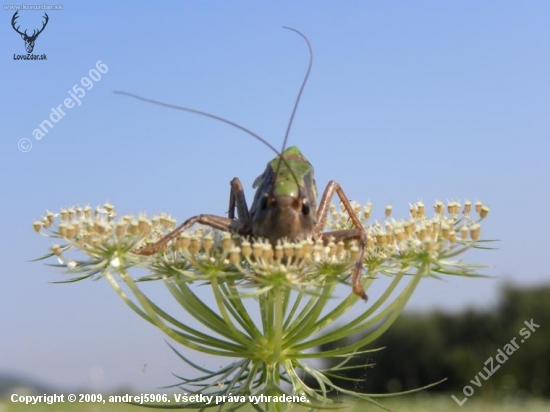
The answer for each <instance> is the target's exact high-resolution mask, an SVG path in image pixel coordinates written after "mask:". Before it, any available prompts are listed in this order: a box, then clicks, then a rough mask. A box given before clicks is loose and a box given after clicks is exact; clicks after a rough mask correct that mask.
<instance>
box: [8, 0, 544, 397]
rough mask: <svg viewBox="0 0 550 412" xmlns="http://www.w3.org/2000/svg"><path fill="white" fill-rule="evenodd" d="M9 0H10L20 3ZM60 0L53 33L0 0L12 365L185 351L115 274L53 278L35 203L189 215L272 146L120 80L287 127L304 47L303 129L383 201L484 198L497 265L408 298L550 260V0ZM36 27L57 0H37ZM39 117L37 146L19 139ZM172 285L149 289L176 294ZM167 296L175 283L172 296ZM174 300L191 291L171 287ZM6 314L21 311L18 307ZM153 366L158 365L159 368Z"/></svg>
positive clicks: (68, 369) (86, 368) (93, 367)
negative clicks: (137, 311)
mask: <svg viewBox="0 0 550 412" xmlns="http://www.w3.org/2000/svg"><path fill="white" fill-rule="evenodd" d="M3 4H4V5H6V4H11V3H3ZM62 4H63V10H62V11H49V12H48V14H49V18H50V20H49V23H48V26H47V27H46V28H45V30H44V31H43V32H42V33H41V34H40V35H39V37H38V39H37V40H36V45H35V50H34V52H33V53H35V54H38V55H40V54H43V53H45V54H46V55H47V60H46V61H21V60H14V58H13V55H14V54H25V49H24V42H23V40H22V39H21V38H20V36H19V35H18V34H17V33H15V32H14V30H13V29H12V27H11V24H10V21H11V18H12V16H13V13H14V11H13V10H5V9H3V10H2V14H1V16H2V24H0V36H1V39H2V45H3V46H2V49H1V53H0V62H1V63H0V64H1V73H2V78H3V81H2V82H1V93H0V96H1V100H0V104H1V107H0V108H1V113H2V119H3V122H2V124H3V126H4V127H3V130H4V132H3V139H2V140H1V142H0V145H1V150H0V156H1V159H0V171H1V174H0V176H1V178H0V188H1V192H2V193H3V201H2V202H1V203H0V210H1V214H0V216H2V226H3V236H2V237H1V238H0V250H1V251H2V252H1V253H2V260H3V279H2V288H1V289H0V311H1V312H2V313H4V316H3V320H1V321H0V371H6V370H8V371H14V372H21V373H26V374H30V375H32V376H35V377H37V378H40V379H44V380H47V381H50V382H52V383H54V384H58V385H70V386H75V385H85V386H90V387H94V388H98V389H102V388H112V387H116V386H119V385H123V384H128V385H132V386H134V387H137V388H144V389H146V388H153V387H157V386H162V385H167V384H170V383H173V382H174V381H173V379H172V377H171V375H170V372H176V373H181V372H182V369H183V366H182V365H181V364H180V362H179V361H178V360H177V359H176V358H175V356H174V355H173V354H172V352H171V351H170V350H169V348H168V347H167V346H166V344H165V342H164V340H163V337H162V335H161V334H160V332H157V331H156V330H153V329H152V328H151V327H150V326H149V325H147V324H145V323H144V322H143V321H141V320H140V319H138V318H137V317H136V316H135V315H133V314H132V313H131V312H130V310H128V308H127V307H125V305H123V304H122V302H121V301H119V299H118V298H117V297H116V295H115V294H114V293H113V292H112V290H111V289H110V288H109V286H108V285H107V283H106V282H101V281H100V282H89V281H88V282H82V283H78V284H73V285H51V284H49V283H48V282H50V281H55V280H59V279H60V278H61V276H60V275H59V274H58V273H57V272H56V270H55V269H52V268H48V267H46V266H44V265H42V264H37V263H29V262H28V261H29V260H30V259H32V258H34V257H37V256H39V255H41V254H42V253H43V252H44V251H45V250H46V249H47V248H48V247H49V246H50V242H49V241H48V240H47V239H44V238H41V237H40V236H37V235H36V234H35V233H34V232H33V231H32V229H31V222H32V221H33V220H35V219H36V218H38V217H40V216H41V215H42V214H43V213H44V212H45V211H46V210H47V209H48V210H53V211H56V210H59V209H60V208H61V207H66V206H70V205H72V204H76V203H78V204H81V205H85V204H88V203H89V204H91V205H92V206H95V205H97V204H102V203H103V202H105V201H110V202H112V203H113V204H115V206H116V207H117V210H118V211H119V213H122V214H124V213H133V214H137V213H139V212H142V211H146V212H148V213H149V214H155V213H159V212H162V211H164V212H168V213H170V214H171V215H172V216H174V217H175V218H177V219H178V220H179V221H181V220H184V219H185V218H187V217H189V216H191V215H195V214H197V213H215V214H223V213H224V212H225V210H226V207H227V201H228V194H229V184H228V183H229V180H230V179H231V178H233V177H234V176H239V177H240V178H241V180H242V182H243V183H244V184H245V186H246V188H247V195H248V198H249V199H251V198H252V195H253V191H252V189H251V187H250V186H251V185H252V182H253V181H254V179H255V178H256V176H257V175H259V174H260V173H261V172H262V171H263V169H264V167H265V164H266V163H267V162H268V161H269V160H270V159H271V158H272V157H273V154H272V153H271V152H270V151H269V150H268V149H267V148H266V147H264V146H262V145H261V144H259V143H258V142H256V141H254V140H252V139H251V138H249V137H248V136H247V135H244V134H242V133H240V132H239V131H237V130H234V129H232V128H229V127H227V126H226V125H223V124H220V123H217V122H215V121H212V120H208V119H204V118H202V117H199V116H193V115H190V114H185V113H180V112H176V111H171V110H168V109H164V108H161V107H156V106H151V105H147V104H145V103H142V102H138V101H135V100H132V99H129V98H126V97H122V96H117V95H114V94H113V93H112V91H113V90H126V91H130V92H134V93H137V94H141V95H144V96H147V97H150V98H154V99H158V100H163V101H166V102H170V103H174V104H181V105H187V106H191V107H194V108H197V109H201V110H206V111H209V112H212V113H216V114H219V115H221V116H223V117H226V118H228V119H231V120H233V121H235V122H238V123H240V124H242V125H243V126H246V127H248V128H250V129H252V130H253V131H255V132H257V133H259V134H260V135H262V136H263V137H265V138H266V139H268V140H269V141H270V142H272V143H273V144H274V145H275V146H280V144H281V142H282V138H283V135H284V131H285V129H286V126H287V121H288V117H289V114H290V111H291V108H292V105H293V102H294V99H295V96H296V93H297V91H298V88H299V85H300V82H301V80H302V76H303V73H304V70H305V68H306V65H307V59H308V55H307V48H306V46H305V44H304V43H303V41H302V40H301V39H300V37H299V36H297V35H295V34H293V33H292V32H289V31H287V30H283V29H282V28H281V27H282V26H291V27H294V28H297V29H299V30H300V31H302V32H303V33H304V34H306V35H307V36H308V38H309V40H310V41H311V43H312V46H313V50H314V65H313V70H312V73H311V76H310V79H309V83H308V85H307V87H306V90H305V93H304V95H303V97H302V101H301V105H300V107H299V110H298V114H297V117H296V120H295V123H294V126H293V129H292V132H291V135H290V142H289V143H290V144H292V145H297V146H299V147H300V149H301V150H302V151H303V153H304V154H305V155H306V156H307V157H308V159H309V160H310V161H311V163H312V164H313V165H314V167H315V173H316V179H317V183H318V185H319V186H320V187H323V186H324V185H326V183H327V182H328V181H329V180H331V179H334V180H337V181H338V182H340V183H341V185H342V186H343V188H344V190H345V191H346V193H347V195H348V196H349V197H350V198H351V199H354V200H357V201H360V202H361V203H363V202H365V201H367V200H370V201H371V202H372V203H373V204H374V207H375V209H374V216H375V217H377V218H381V217H382V216H383V209H384V206H385V205H386V204H388V203H391V204H392V205H393V206H394V215H395V216H396V217H399V216H403V217H405V216H407V210H408V204H409V202H415V201H417V200H419V199H422V200H423V201H424V202H425V203H426V204H427V205H431V204H433V202H434V200H436V199H440V200H443V201H445V200H448V199H455V200H463V199H470V200H472V201H476V200H481V201H483V202H484V203H486V204H488V205H489V206H490V207H491V216H490V219H488V220H487V221H486V222H485V224H484V226H483V235H484V237H485V238H491V239H499V240H500V242H499V244H498V247H499V249H498V250H496V251H491V252H486V251H484V252H483V253H480V252H473V253H471V254H468V255H467V256H466V259H467V260H469V261H474V262H480V263H485V264H488V265H491V266H492V267H491V268H490V269H489V270H487V271H485V273H486V274H490V275H493V276H495V277H496V279H481V280H480V279H478V280H472V279H457V278H451V279H446V280H445V281H443V282H442V281H437V280H431V279H430V280H426V281H424V282H423V283H422V284H421V285H420V287H419V289H418V291H417V293H416V294H415V296H413V298H412V300H411V302H410V305H409V307H410V308H411V309H419V310H420V309H422V310H424V309H430V308H442V309H445V310H457V309H461V308H465V307H467V306H476V307H486V306H488V305H491V304H494V303H495V302H496V300H497V296H498V290H499V287H500V285H502V283H503V282H505V281H511V282H515V283H517V284H521V285H533V284H537V283H540V282H543V281H546V280H547V279H548V275H549V271H548V267H547V266H548V265H547V264H546V262H545V258H546V256H547V255H546V254H547V253H548V252H547V249H548V247H547V245H546V241H545V240H544V239H545V238H546V234H547V233H548V229H549V226H550V225H549V222H550V220H549V219H548V218H545V213H546V207H547V205H548V204H550V196H549V190H548V187H549V186H548V176H549V175H550V173H549V172H550V167H549V166H548V156H549V154H550V143H549V141H550V138H549V135H550V76H549V73H550V25H549V24H548V16H549V15H550V4H549V3H548V2H545V1H530V2H516V1H500V2H498V3H495V2H480V1H461V2H436V1H416V2H408V1H392V2H385V1H376V2H374V1H369V2H365V1H315V2H312V1H310V2H290V1H280V2H276V3H275V2H252V1H233V2H224V1H200V2H199V1H183V2H162V3H161V2H159V3H154V5H153V3H152V2H150V3H146V2H139V1H136V2H132V3H129V2H127V3H122V2H119V3H118V4H113V3H112V2H104V1H97V2H94V3H87V4H83V3H82V2H76V1H74V2H71V1H64V2H63V3H62ZM19 14H20V17H19V19H18V24H20V25H21V27H22V28H25V27H28V28H29V29H30V30H29V31H30V32H32V28H33V27H34V28H38V27H40V25H41V21H42V15H43V12H40V11H21V12H20V13H19ZM100 60H101V61H102V62H103V63H104V64H106V65H107V66H108V72H107V73H104V74H103V75H102V77H101V79H100V80H98V81H96V82H94V84H93V88H92V89H91V90H88V91H86V94H85V96H83V97H82V98H81V105H80V106H75V107H73V108H71V109H67V110H66V115H65V116H64V117H63V118H62V119H61V120H60V121H59V122H58V123H56V124H55V125H54V127H53V128H52V129H51V130H50V131H49V132H48V133H47V134H46V135H45V136H44V137H43V138H42V139H41V140H36V139H35V138H34V137H33V130H34V129H35V128H37V127H38V125H39V124H40V123H41V122H42V121H43V120H44V119H46V118H48V117H49V116H50V112H51V109H52V107H57V106H59V105H60V104H63V101H64V99H66V98H67V97H70V96H69V93H68V91H69V90H71V89H72V87H73V85H75V84H77V83H80V79H81V78H82V77H84V76H88V73H89V71H90V70H91V69H93V68H95V66H96V62H98V61H100ZM23 138H26V139H29V141H30V142H31V143H32V149H31V150H30V151H28V152H21V151H20V150H18V142H19V141H20V140H21V139H23ZM161 289H162V288H160V287H156V288H155V287H153V288H152V289H151V293H152V294H153V296H159V297H162V298H164V296H165V294H163V291H162V290H161ZM167 305H168V306H169V307H170V303H167ZM173 308H175V307H173ZM6 314H7V315H6ZM144 364H147V365H148V367H147V369H146V371H145V372H142V370H141V368H142V366H143V365H144Z"/></svg>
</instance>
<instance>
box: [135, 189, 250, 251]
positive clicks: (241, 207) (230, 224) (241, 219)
mask: <svg viewBox="0 0 550 412" xmlns="http://www.w3.org/2000/svg"><path fill="white" fill-rule="evenodd" d="M230 185H231V192H230V194H229V212H228V217H222V216H216V215H206V214H201V215H197V216H193V217H191V218H189V219H187V220H186V221H185V222H183V223H182V224H181V225H180V226H178V227H177V228H176V229H174V230H173V231H172V232H170V233H168V234H167V235H166V236H164V237H163V238H162V239H160V240H159V241H158V242H156V243H154V244H152V245H151V246H148V247H146V248H144V249H137V250H134V251H133V252H134V253H135V254H137V255H146V256H148V255H152V254H154V253H157V252H159V251H160V250H162V249H164V248H165V247H166V245H167V244H168V243H169V242H170V241H171V240H173V239H175V238H176V237H178V236H179V234H180V233H182V232H184V231H185V230H187V229H189V228H190V227H191V226H193V225H194V224H195V223H199V224H201V225H206V226H210V227H212V228H214V229H218V230H223V231H224V232H231V233H237V234H240V235H243V236H244V235H248V234H249V232H250V213H249V212H248V207H247V205H246V198H245V196H244V190H243V186H242V184H241V182H240V180H239V179H238V178H234V179H233V180H231V182H230ZM235 209H237V215H238V219H237V220H236V219H235Z"/></svg>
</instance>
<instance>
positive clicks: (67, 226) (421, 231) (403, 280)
mask: <svg viewBox="0 0 550 412" xmlns="http://www.w3.org/2000/svg"><path fill="white" fill-rule="evenodd" d="M472 209H473V210H472ZM354 210H355V213H356V214H357V216H358V217H359V218H360V220H361V221H362V223H363V224H364V227H365V231H366V233H367V245H366V253H365V259H364V273H363V279H362V282H363V285H364V287H365V290H367V289H368V287H369V286H370V285H371V284H372V283H373V281H374V280H375V277H376V275H386V276H390V277H391V278H392V279H391V282H390V283H389V286H388V287H387V288H386V290H385V291H384V292H383V293H382V294H381V295H380V296H379V297H377V298H376V300H374V303H371V304H370V305H366V304H365V303H364V301H362V300H361V299H358V297H357V296H356V295H355V294H353V293H352V292H351V287H348V288H347V289H345V291H346V292H345V293H344V294H342V293H340V292H338V293H337V292H336V288H337V287H338V285H340V284H347V283H349V277H350V273H351V271H352V269H353V265H354V262H355V259H356V258H357V256H358V252H359V249H358V246H357V245H356V244H355V243H354V242H349V243H344V242H337V243H335V242H329V243H328V244H323V242H322V241H314V240H312V239H306V240H303V241H301V242H284V241H281V242H279V244H277V245H276V246H275V247H273V246H272V245H271V244H269V243H266V242H265V241H262V240H261V239H260V240H255V239H245V238H242V237H239V236H232V235H230V234H228V233H223V232H219V231H212V230H205V228H204V227H199V228H198V229H197V230H194V231H190V232H187V233H184V234H183V235H181V236H180V237H178V238H176V239H174V240H173V241H172V242H171V243H170V244H169V245H168V247H167V248H166V249H165V250H163V251H161V252H159V253H157V254H154V255H151V256H142V255H139V254H136V253H134V252H135V251H137V250H139V249H140V248H142V247H146V246H147V245H150V244H152V243H154V242H156V241H157V240H159V239H161V238H162V237H163V236H164V235H165V234H167V233H168V232H170V231H171V230H172V229H173V228H174V227H175V221H174V220H173V219H171V218H170V217H169V216H167V215H160V216H156V217H154V218H152V219H147V218H146V216H138V217H134V216H129V215H126V216H122V217H121V218H117V217H116V212H115V208H114V206H112V205H110V204H105V205H103V207H98V208H96V209H95V211H94V212H92V209H91V208H90V207H89V206H87V207H84V208H81V207H71V208H68V209H63V210H61V211H60V212H59V213H57V214H54V213H51V212H49V213H47V214H46V215H45V216H44V217H43V218H42V219H41V220H38V221H36V222H34V223H33V228H34V230H35V231H36V232H38V233H40V234H43V235H45V236H47V237H50V238H53V239H56V241H57V242H58V244H55V245H53V246H52V249H51V252H50V253H48V254H47V255H45V256H43V257H41V258H40V259H45V258H49V257H54V258H56V259H57V260H58V262H59V265H58V266H61V267H63V268H65V269H66V270H67V273H68V274H69V275H72V277H71V278H70V279H68V280H66V281H65V282H74V281H78V280H82V279H85V278H88V277H94V278H105V279H107V281H108V282H109V283H110V285H111V286H112V287H113V289H114V290H115V291H116V292H117V293H118V295H119V296H120V298H121V299H122V300H123V301H124V302H125V303H126V304H128V305H129V306H130V308H131V309H132V310H134V311H135V312H136V313H137V314H138V315H140V316H141V317H142V318H143V319H145V320H146V321H148V322H150V323H151V324H153V325H155V326H156V327H158V328H159V329H161V330H162V331H163V332H164V333H165V334H166V335H167V336H169V337H170V338H171V339H172V340H173V341H174V342H176V343H179V344H181V345H183V346H186V347H188V348H190V349H194V350H196V351H199V352H202V353H205V354H209V355H215V356H220V357H224V358H227V359H229V361H228V364H227V365H225V366H224V367H222V368H221V369H219V370H216V371H210V370H206V369H205V368H203V367H201V366H199V365H196V364H195V363H193V362H192V361H191V360H189V359H188V358H187V357H186V356H184V355H183V354H182V353H181V351H177V350H176V349H175V348H174V347H173V349H174V351H176V353H177V354H178V356H179V357H180V358H181V359H182V360H183V361H184V362H186V363H187V364H189V365H190V366H192V367H193V368H195V369H196V370H197V371H198V372H200V373H201V375H200V376H199V377H194V378H183V377H181V378H180V379H181V382H180V383H179V384H178V386H180V387H181V388H183V389H185V391H186V392H188V393H202V394H205V395H210V396H215V397H217V398H216V399H217V400H219V402H218V403H217V405H218V406H219V407H220V408H223V409H227V410H231V409H237V408H238V407H240V406H242V405H243V404H247V403H254V402H253V401H252V398H250V397H251V396H260V395H264V398H262V399H263V400H262V401H260V402H259V403H258V404H257V405H254V407H255V408H256V409H257V410H280V409H281V407H282V406H281V405H282V404H280V403H277V402H278V401H280V400H283V399H284V400H286V401H292V402H294V403H300V404H303V405H304V406H307V407H308V408H313V409H324V408H332V407H334V403H335V402H336V401H334V400H332V399H330V398H329V397H328V393H329V392H330V391H333V390H338V391H340V392H341V393H345V394H348V395H351V396H354V397H356V398H360V399H364V400H367V401H369V402H372V403H375V404H378V403H377V402H376V401H375V400H374V396H375V395H367V394H361V393H355V392H351V391H347V390H345V389H343V388H339V387H337V386H336V385H335V384H333V383H332V381H331V376H335V375H339V374H343V373H345V371H346V369H349V366H347V365H346V363H347V362H348V361H349V360H350V359H351V358H352V357H353V356H354V355H357V354H359V353H363V352H361V350H362V349H361V348H363V347H365V346H366V345H368V344H370V343H371V342H372V341H374V340H375V339H376V338H377V337H378V336H380V335H381V334H382V333H383V332H384V331H385V330H387V329H388V328H389V327H390V325H391V324H392V323H393V321H394V320H395V319H396V317H397V316H398V315H399V313H400V312H401V311H402V310H403V308H404V306H405V304H406V302H407V301H408V299H409V298H410V296H411V295H412V293H413V291H414V289H415V287H416V286H417V284H418V282H419V281H420V279H421V278H422V277H427V276H440V275H460V276H480V275H477V274H476V272H475V270H476V269H478V267H477V266H475V265H467V264H464V263H462V262H460V261H457V260H454V259H455V257H456V256H457V255H459V254H461V253H463V252H465V251H466V250H467V249H469V248H471V247H478V248H479V247H481V245H482V242H483V241H481V240H480V239H479V237H480V229H481V225H480V222H481V220H482V219H483V218H485V217H486V216H487V214H488V212H489V209H488V208H487V207H485V206H483V205H482V204H481V203H479V204H476V205H475V206H474V207H473V208H472V204H471V203H470V202H465V203H464V205H462V206H461V205H460V204H459V203H458V202H449V203H448V204H447V208H445V207H444V205H443V203H442V202H439V201H438V202H436V203H435V205H434V212H435V213H434V216H433V217H431V218H428V217H426V211H425V207H424V205H423V204H422V203H420V202H419V203H416V204H414V205H412V206H411V208H410V212H411V217H410V218H409V219H406V220H395V219H393V218H392V217H391V215H392V208H391V207H386V208H385V210H384V220H383V221H382V222H374V223H370V224H369V223H368V220H369V219H370V216H371V211H372V205H371V204H367V205H366V206H365V207H364V208H361V207H359V206H358V205H355V207H354ZM472 213H474V214H476V217H472V216H471V214H472ZM330 215H331V218H330V219H328V223H327V228H328V229H331V230H340V229H346V228H349V227H350V221H349V218H348V216H347V215H345V213H342V212H341V211H339V210H337V208H336V207H335V206H333V207H331V213H330ZM74 253H76V255H77V256H73V254H74ZM82 255H84V258H82ZM133 269H136V270H137V269H139V270H143V269H145V270H147V271H148V272H149V273H148V274H146V275H144V276H143V275H142V276H139V277H138V276H134V275H132V274H131V273H130V271H132V270H133ZM153 280H157V281H162V282H164V284H165V285H166V287H167V289H168V290H169V291H170V293H171V294H172V296H173V297H174V299H176V301H177V302H178V303H179V304H180V305H181V307H182V308H183V309H184V310H185V311H186V312H187V314H188V315H190V316H192V317H193V318H194V319H195V320H196V321H198V324H199V325H200V326H199V327H191V326H189V324H187V323H185V321H181V320H178V319H176V318H174V317H172V316H171V315H169V314H168V313H166V312H165V311H164V310H163V309H162V308H161V307H160V306H158V305H157V304H155V303H154V302H152V301H151V300H150V299H149V298H148V297H147V296H146V295H145V294H144V293H143V292H142V290H141V289H140V287H139V286H138V285H139V282H143V281H153ZM205 285H206V286H207V287H209V288H210V291H211V297H210V298H209V299H205V298H204V297H203V298H200V297H199V295H197V293H196V292H197V288H198V287H202V288H203V289H204V287H205ZM339 290H340V289H339ZM201 296H203V294H202V293H201ZM371 300H372V297H371ZM212 302H214V304H213V303H212ZM352 308H355V309H354V310H352ZM358 309H359V310H358ZM186 319H187V317H186ZM366 331H369V332H368V333H367V334H366V335H365V332H366ZM359 333H360V336H361V338H360V339H359V340H355V341H351V340H349V339H348V340H347V341H349V342H350V343H349V344H347V345H345V346H340V347H338V348H337V349H333V350H331V351H326V352H322V353H316V352H314V350H315V349H316V348H317V347H319V345H321V344H326V343H330V342H334V341H340V342H341V341H342V338H345V337H349V336H352V335H356V334H359ZM329 357H330V358H332V357H340V358H341V359H342V362H341V364H340V365H338V366H337V367H336V368H332V369H331V370H319V369H316V368H314V367H313V366H311V365H310V364H309V363H308V359H312V358H329ZM380 367H383V365H381V366H380ZM309 382H315V383H316V385H315V387H311V385H310V384H309ZM229 395H231V396H232V397H231V398H229ZM281 396H289V397H290V398H280V397H281ZM269 397H270V398H269ZM275 401H277V402H275ZM208 406H216V405H208ZM181 407H182V408H197V407H205V405H199V404H191V403H186V404H184V405H181Z"/></svg>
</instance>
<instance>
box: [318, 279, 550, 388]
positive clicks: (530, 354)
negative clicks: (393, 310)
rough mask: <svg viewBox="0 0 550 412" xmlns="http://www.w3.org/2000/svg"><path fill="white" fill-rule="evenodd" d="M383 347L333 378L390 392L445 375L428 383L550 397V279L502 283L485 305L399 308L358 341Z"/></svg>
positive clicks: (344, 383)
mask: <svg viewBox="0 0 550 412" xmlns="http://www.w3.org/2000/svg"><path fill="white" fill-rule="evenodd" d="M514 338H515V340H514ZM522 340H523V342H522ZM506 345H508V346H506ZM333 346H338V343H337V344H336V345H332V346H331V347H333ZM380 347H385V348H384V349H383V350H379V351H376V352H369V353H368V354H362V355H358V356H356V357H355V358H354V359H353V361H352V362H350V363H349V365H356V366H361V367H359V368H358V369H354V368H352V369H349V370H348V371H347V372H346V376H345V379H340V378H335V379H334V380H336V381H337V382H338V384H339V386H341V387H344V388H346V389H353V390H356V391H361V392H365V393H388V392H396V391H403V390H409V389H414V388H419V387H421V386H424V385H427V384H430V383H433V382H437V381H440V380H441V379H444V378H447V380H446V381H445V382H443V383H441V384H439V385H436V386H434V387H432V388H430V389H429V390H430V391H445V392H455V393H456V395H457V397H458V396H459V395H460V394H462V391H463V388H464V386H466V385H470V386H472V387H473V388H474V389H475V393H476V394H483V395H485V396H510V395H512V396H514V395H515V396H517V395H522V394H525V395H527V394H529V395H535V396H541V397H546V398H550V284H549V285H541V286H537V287H533V288H520V287H516V286H511V285H508V286H505V287H503V289H502V292H501V298H500V301H499V303H498V304H497V305H496V306H495V307H493V308H491V309H490V310H486V311H474V310H467V311H465V312H461V313H455V314H453V313H443V312H433V313H427V314H403V315H402V316H400V317H399V318H398V320H397V321H396V322H395V323H394V325H393V326H392V327H390V329H389V330H388V331H387V332H386V333H385V334H384V335H382V336H381V337H380V339H378V340H377V341H376V342H374V345H373V346H372V347H370V348H363V349H375V348H380ZM327 349H330V347H329V346H324V347H321V348H320V350H327ZM499 350H500V351H499ZM491 357H492V360H491V359H490V358H491ZM339 362H341V359H339V360H337V359H335V360H334V361H333V362H332V361H331V363H332V364H337V363H339ZM327 366H329V365H327ZM471 381H474V382H471ZM310 384H313V383H312V382H310ZM476 396H478V395H476Z"/></svg>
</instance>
